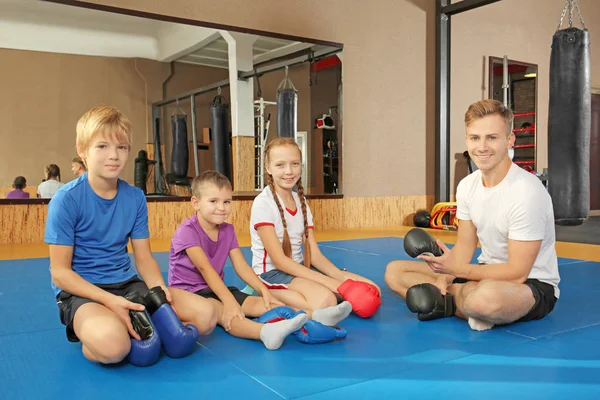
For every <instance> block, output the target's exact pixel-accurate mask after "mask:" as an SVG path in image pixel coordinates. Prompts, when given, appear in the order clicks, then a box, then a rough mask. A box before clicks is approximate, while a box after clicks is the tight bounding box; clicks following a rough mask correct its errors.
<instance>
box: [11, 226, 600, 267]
mask: <svg viewBox="0 0 600 400" xmlns="http://www.w3.org/2000/svg"><path fill="white" fill-rule="evenodd" d="M410 229H412V227H406V226H402V227H398V228H380V229H377V228H363V229H347V230H335V231H322V232H315V234H316V237H317V240H318V241H320V242H327V241H332V240H351V239H369V238H378V237H404V235H405V234H406V233H407V232H408V231H409V230H410ZM428 231H429V232H430V233H431V234H432V235H434V236H435V237H437V238H439V239H441V240H443V241H444V242H445V243H452V244H453V243H455V241H456V232H455V231H442V230H433V229H429V230H428ZM238 241H239V244H240V246H250V236H241V237H239V238H238ZM151 245H152V251H157V252H163V251H169V246H170V239H154V240H152V241H151ZM556 250H557V253H558V256H559V257H565V258H576V259H579V260H588V261H600V246H598V245H591V244H580V243H566V242H558V243H557V244H556ZM44 257H48V246H47V245H46V244H43V243H31V244H12V245H9V244H0V260H17V259H23V258H44Z"/></svg>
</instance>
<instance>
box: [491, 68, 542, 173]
mask: <svg viewBox="0 0 600 400" xmlns="http://www.w3.org/2000/svg"><path fill="white" fill-rule="evenodd" d="M537 73H538V68H537V65H536V64H530V63H526V62H522V61H515V60H510V59H508V58H506V61H505V57H490V58H489V98H490V99H495V100H499V101H502V102H504V101H505V99H506V104H508V106H509V107H510V108H511V109H512V111H513V113H514V115H515V120H514V128H513V132H514V134H515V136H516V141H515V146H514V153H513V154H514V155H513V161H514V162H515V164H517V165H519V166H520V167H521V168H523V169H525V170H527V171H529V172H533V173H535V172H536V171H537V168H538V165H537V157H536V136H537V130H536V120H537V119H536V111H537V79H538V78H537Z"/></svg>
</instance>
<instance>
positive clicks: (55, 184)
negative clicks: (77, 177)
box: [37, 164, 64, 199]
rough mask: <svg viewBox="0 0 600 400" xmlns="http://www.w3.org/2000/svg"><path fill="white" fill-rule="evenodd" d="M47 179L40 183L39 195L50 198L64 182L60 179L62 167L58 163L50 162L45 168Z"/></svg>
mask: <svg viewBox="0 0 600 400" xmlns="http://www.w3.org/2000/svg"><path fill="white" fill-rule="evenodd" d="M44 173H45V175H46V179H45V180H44V181H43V182H42V183H40V185H39V186H38V189H37V196H38V197H41V198H42V199H50V198H52V196H54V194H55V193H56V191H57V190H58V189H60V188H61V187H62V186H63V185H64V183H62V182H61V181H60V168H59V167H58V165H56V164H48V165H46V168H45V170H44Z"/></svg>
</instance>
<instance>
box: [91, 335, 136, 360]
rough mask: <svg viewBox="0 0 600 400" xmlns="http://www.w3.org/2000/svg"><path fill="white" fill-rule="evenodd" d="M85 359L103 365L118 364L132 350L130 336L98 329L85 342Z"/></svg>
mask: <svg viewBox="0 0 600 400" xmlns="http://www.w3.org/2000/svg"><path fill="white" fill-rule="evenodd" d="M85 346H86V347H87V351H88V352H89V353H87V352H86V351H83V354H84V355H85V357H86V358H87V359H89V360H91V361H97V362H100V363H102V364H116V363H119V362H121V361H123V359H125V357H127V355H128V354H129V351H130V350H131V339H130V337H129V335H122V334H120V333H115V332H114V331H113V332H110V331H109V330H107V329H98V330H97V331H96V332H94V333H93V334H91V335H88V338H87V339H86V340H85Z"/></svg>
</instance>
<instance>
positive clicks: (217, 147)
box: [210, 90, 233, 182]
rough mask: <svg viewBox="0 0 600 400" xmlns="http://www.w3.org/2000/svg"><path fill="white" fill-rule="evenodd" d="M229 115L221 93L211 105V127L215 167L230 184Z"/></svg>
mask: <svg viewBox="0 0 600 400" xmlns="http://www.w3.org/2000/svg"><path fill="white" fill-rule="evenodd" d="M228 119H229V113H228V106H227V104H225V99H224V98H223V96H221V91H220V90H219V94H218V95H217V96H216V97H215V98H214V100H213V102H212V103H211V105H210V127H211V132H212V149H213V167H214V169H215V170H216V171H218V172H220V173H222V174H223V175H225V176H226V177H227V178H229V181H230V182H233V181H232V176H231V175H232V174H231V150H230V148H229V124H228Z"/></svg>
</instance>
